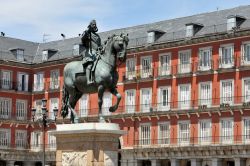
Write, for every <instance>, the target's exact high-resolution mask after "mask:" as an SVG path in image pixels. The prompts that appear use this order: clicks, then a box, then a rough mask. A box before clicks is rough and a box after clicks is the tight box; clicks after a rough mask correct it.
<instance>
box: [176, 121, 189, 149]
mask: <svg viewBox="0 0 250 166" xmlns="http://www.w3.org/2000/svg"><path fill="white" fill-rule="evenodd" d="M180 124H187V125H188V132H186V133H181V131H180ZM190 125H191V124H190V121H188V120H185V121H178V133H177V135H178V136H177V138H178V144H179V145H181V146H185V145H189V144H190V135H191V134H190V131H191V130H190ZM185 134H186V135H187V137H183V138H182V136H183V135H185Z"/></svg>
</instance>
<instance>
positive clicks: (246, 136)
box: [242, 116, 250, 143]
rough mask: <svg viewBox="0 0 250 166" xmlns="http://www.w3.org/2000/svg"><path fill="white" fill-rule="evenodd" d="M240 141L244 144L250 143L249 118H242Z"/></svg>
mask: <svg viewBox="0 0 250 166" xmlns="http://www.w3.org/2000/svg"><path fill="white" fill-rule="evenodd" d="M245 121H248V125H249V126H248V127H247V128H246V125H245ZM242 126H243V127H242V140H243V141H244V143H250V117H249V116H248V117H243V118H242Z"/></svg>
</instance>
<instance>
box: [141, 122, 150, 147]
mask: <svg viewBox="0 0 250 166" xmlns="http://www.w3.org/2000/svg"><path fill="white" fill-rule="evenodd" d="M142 127H149V133H143V131H142ZM151 130H152V128H151V123H140V126H139V145H143V146H150V144H151Z"/></svg>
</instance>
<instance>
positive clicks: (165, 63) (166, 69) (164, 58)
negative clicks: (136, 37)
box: [159, 54, 171, 76]
mask: <svg viewBox="0 0 250 166" xmlns="http://www.w3.org/2000/svg"><path fill="white" fill-rule="evenodd" d="M169 74H171V54H166V55H161V56H160V67H159V76H165V75H169Z"/></svg>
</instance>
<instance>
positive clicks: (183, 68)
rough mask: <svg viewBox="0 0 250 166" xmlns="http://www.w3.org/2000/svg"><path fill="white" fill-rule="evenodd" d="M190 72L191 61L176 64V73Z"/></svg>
mask: <svg viewBox="0 0 250 166" xmlns="http://www.w3.org/2000/svg"><path fill="white" fill-rule="evenodd" d="M191 72H192V64H191V63H185V64H179V65H177V73H178V74H185V73H191Z"/></svg>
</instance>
